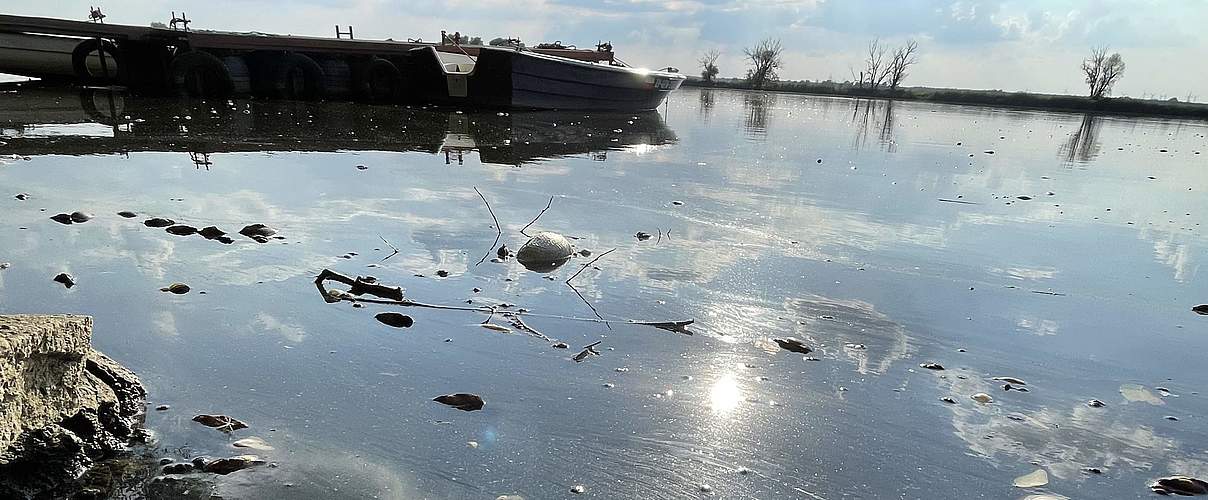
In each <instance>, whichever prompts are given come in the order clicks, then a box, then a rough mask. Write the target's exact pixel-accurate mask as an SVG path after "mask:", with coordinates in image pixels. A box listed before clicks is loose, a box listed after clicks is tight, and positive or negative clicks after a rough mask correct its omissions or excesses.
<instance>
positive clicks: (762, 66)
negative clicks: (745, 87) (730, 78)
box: [742, 38, 784, 89]
mask: <svg viewBox="0 0 1208 500" xmlns="http://www.w3.org/2000/svg"><path fill="white" fill-rule="evenodd" d="M742 52H743V53H744V54H746V55H747V58H748V59H750V60H749V61H747V63H748V64H750V65H751V67H750V68H748V69H747V82H748V83H750V84H751V86H752V87H755V88H757V89H758V88H763V86H764V85H765V84H766V83H767V82H774V81H776V80H778V79H779V78H780V76H779V75H777V74H776V70H778V69H780V65H781V61H780V55H781V53H782V52H784V48H783V47H781V45H780V39H778V38H777V39H772V38H765V39H764V40H763V41H761V42H759V43H758V44H756V45H755V46H754V47H747V48H744V49H742Z"/></svg>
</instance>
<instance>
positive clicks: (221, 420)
mask: <svg viewBox="0 0 1208 500" xmlns="http://www.w3.org/2000/svg"><path fill="white" fill-rule="evenodd" d="M193 421H194V422H197V423H199V424H201V425H204V426H206V427H212V428H215V429H218V430H220V431H222V432H231V431H237V430H239V429H246V428H247V424H245V423H243V422H240V421H239V420H238V419H235V418H232V417H228V416H226V415H207V414H204V413H203V414H201V415H197V416H195V417H193Z"/></svg>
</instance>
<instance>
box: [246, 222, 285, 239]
mask: <svg viewBox="0 0 1208 500" xmlns="http://www.w3.org/2000/svg"><path fill="white" fill-rule="evenodd" d="M239 234H242V235H244V236H247V237H248V238H252V239H255V237H257V236H259V237H261V238H268V237H269V236H272V235H274V234H277V230H276V229H273V228H271V227H268V226H266V225H264V224H249V225H247V226H244V227H243V229H240V230H239Z"/></svg>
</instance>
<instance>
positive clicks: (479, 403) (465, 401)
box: [432, 393, 486, 411]
mask: <svg viewBox="0 0 1208 500" xmlns="http://www.w3.org/2000/svg"><path fill="white" fill-rule="evenodd" d="M432 400H433V401H436V402H437V403H442V404H446V405H449V406H452V407H454V408H457V409H458V410H462V411H475V410H481V409H482V407H483V406H485V405H486V403H485V402H484V401H483V400H482V398H481V397H478V396H477V395H475V394H468V393H457V394H445V395H444V396H437V397H435V398H433V399H432Z"/></svg>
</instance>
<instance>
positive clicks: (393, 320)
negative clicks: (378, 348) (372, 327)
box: [333, 290, 415, 328]
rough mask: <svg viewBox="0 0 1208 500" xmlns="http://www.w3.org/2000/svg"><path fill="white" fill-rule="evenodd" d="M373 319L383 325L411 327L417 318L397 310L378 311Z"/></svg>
mask: <svg viewBox="0 0 1208 500" xmlns="http://www.w3.org/2000/svg"><path fill="white" fill-rule="evenodd" d="M333 291H334V290H333ZM373 319H376V320H378V321H379V322H381V323H382V324H383V325H386V326H393V327H395V328H411V325H414V324H415V320H413V319H411V316H407V315H406V314H402V313H396V312H384V313H378V314H377V315H376V316H374V317H373Z"/></svg>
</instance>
